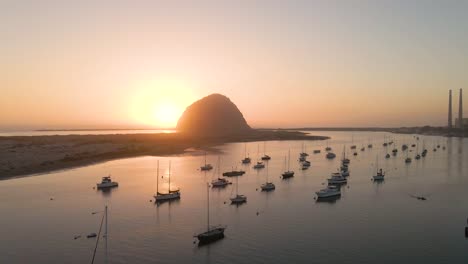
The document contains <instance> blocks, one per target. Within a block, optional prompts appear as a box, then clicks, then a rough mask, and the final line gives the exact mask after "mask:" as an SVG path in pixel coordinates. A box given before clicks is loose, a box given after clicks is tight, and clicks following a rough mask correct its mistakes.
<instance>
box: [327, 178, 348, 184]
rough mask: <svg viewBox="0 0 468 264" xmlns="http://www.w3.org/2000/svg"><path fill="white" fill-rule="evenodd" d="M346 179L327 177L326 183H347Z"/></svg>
mask: <svg viewBox="0 0 468 264" xmlns="http://www.w3.org/2000/svg"><path fill="white" fill-rule="evenodd" d="M347 182H348V181H347V180H346V179H344V180H332V179H328V184H345V183H347Z"/></svg>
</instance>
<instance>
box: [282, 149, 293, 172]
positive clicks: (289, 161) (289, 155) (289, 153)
mask: <svg viewBox="0 0 468 264" xmlns="http://www.w3.org/2000/svg"><path fill="white" fill-rule="evenodd" d="M284 162H285V163H286V157H285V158H284ZM290 164H291V150H289V151H288V170H287V171H285V172H283V174H281V175H282V176H283V179H286V178H291V177H294V171H291V170H290V168H289V166H290ZM285 165H286V164H285Z"/></svg>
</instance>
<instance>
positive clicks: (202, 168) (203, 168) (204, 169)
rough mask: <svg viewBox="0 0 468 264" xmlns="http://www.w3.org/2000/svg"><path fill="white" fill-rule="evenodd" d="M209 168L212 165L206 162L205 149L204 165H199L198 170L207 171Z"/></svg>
mask: <svg viewBox="0 0 468 264" xmlns="http://www.w3.org/2000/svg"><path fill="white" fill-rule="evenodd" d="M211 169H213V166H211V164H209V163H208V164H207V163H206V151H205V165H203V166H201V167H200V170H202V171H209V170H211Z"/></svg>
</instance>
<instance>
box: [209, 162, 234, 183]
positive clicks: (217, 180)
mask: <svg viewBox="0 0 468 264" xmlns="http://www.w3.org/2000/svg"><path fill="white" fill-rule="evenodd" d="M214 174H215V175H218V174H221V158H220V157H219V156H218V166H217V169H216V170H215V173H214ZM228 184H231V182H230V181H228V180H226V179H224V178H221V177H219V176H218V178H217V179H215V180H212V181H211V186H212V187H213V188H217V187H225V186H226V185H228Z"/></svg>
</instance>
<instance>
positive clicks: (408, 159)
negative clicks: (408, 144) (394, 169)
mask: <svg viewBox="0 0 468 264" xmlns="http://www.w3.org/2000/svg"><path fill="white" fill-rule="evenodd" d="M405 163H411V158H410V157H408V151H406V159H405Z"/></svg>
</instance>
